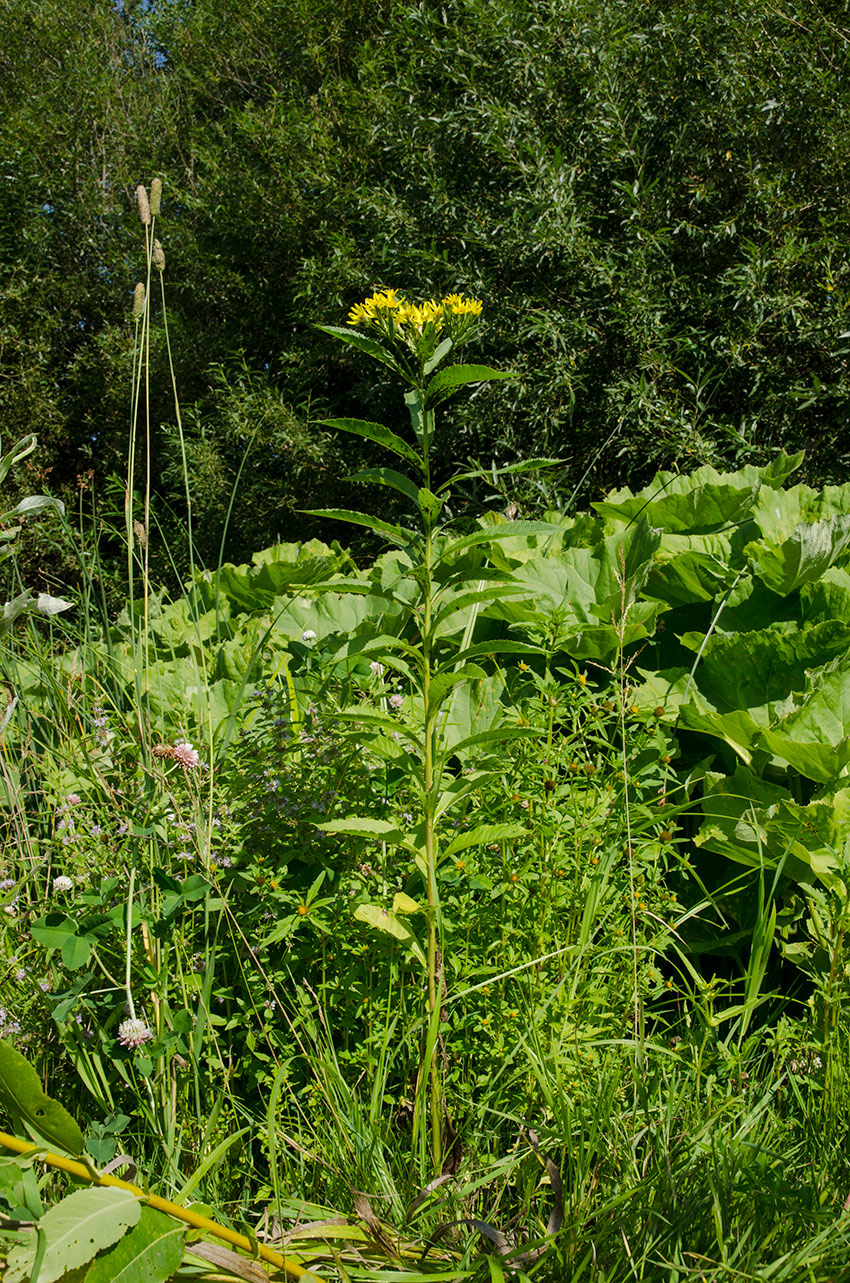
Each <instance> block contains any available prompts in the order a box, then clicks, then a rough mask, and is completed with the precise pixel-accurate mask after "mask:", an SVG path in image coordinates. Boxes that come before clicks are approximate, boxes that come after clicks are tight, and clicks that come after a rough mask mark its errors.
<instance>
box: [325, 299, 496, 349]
mask: <svg viewBox="0 0 850 1283" xmlns="http://www.w3.org/2000/svg"><path fill="white" fill-rule="evenodd" d="M481 308H482V305H481V303H480V302H479V300H478V299H476V298H464V297H463V295H462V294H447V295H446V296H445V298H442V299H440V300H439V301H438V300H437V299H434V298H431V299H426V300H425V302H424V303H410V302H408V300H407V299H405V298H399V296H398V291H397V290H392V289H383V290H379V291H378V292H377V293H376V294H373V295H371V297H370V298H367V299H365V300H364V302H362V303H355V305H354V307H353V308H352V309H351V311H350V312H349V314H348V324H349V325H370V326H373V327H374V328H376V329H379V330H382V331H383V332H384V333H386V334H388V335H389V336H390V337H395V336H396V335H398V336H399V337H402V338H408V339H410V338H413V337H414V336H415V335H421V334H422V333H423V332H424V330H425V327H426V326H429V325H430V326H433V331H434V333H438V332H439V331H440V330H442V328H443V326H444V325H445V324H446V322H448V323H449V326H450V328H455V327H456V326H457V325H458V323H460V324H461V326H464V325H468V324H469V323H470V322H472V321H474V320H475V319H476V318H477V317H479V316H480V315H481Z"/></svg>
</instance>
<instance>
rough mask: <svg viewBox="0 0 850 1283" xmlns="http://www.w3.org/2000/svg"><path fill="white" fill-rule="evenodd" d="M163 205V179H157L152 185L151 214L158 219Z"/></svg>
mask: <svg viewBox="0 0 850 1283" xmlns="http://www.w3.org/2000/svg"><path fill="white" fill-rule="evenodd" d="M161 204H162V179H161V178H155V179H154V180H153V182H152V183H151V214H152V215H153V217H154V218H156V216H157V214H158V213H159V207H160V205H161Z"/></svg>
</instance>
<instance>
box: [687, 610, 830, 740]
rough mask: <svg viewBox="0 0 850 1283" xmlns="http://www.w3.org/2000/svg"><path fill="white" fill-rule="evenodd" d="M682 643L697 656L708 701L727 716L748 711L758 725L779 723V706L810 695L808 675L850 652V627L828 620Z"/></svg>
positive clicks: (692, 637)
mask: <svg viewBox="0 0 850 1283" xmlns="http://www.w3.org/2000/svg"><path fill="white" fill-rule="evenodd" d="M682 643H683V645H685V646H687V647H688V649H689V650H692V651H694V652H698V651H699V650H700V648H701V647H704V649H703V653H702V656H701V658H700V662H699V665H698V666H697V670H696V673H695V685H696V688H697V689H698V691H699V693H700V694H701V695H702V696H703V698H705V699H707V700H708V701H709V702H710V703H711V705H712V706H713V707H714V708H716V709H719V710H720V711H722V712H731V711H734V710H742V709H747V710H749V712H750V713H751V714H752V716H753V717H754V718H755V720H756V721H757V722H759V723H760V724H761V725H768V724H769V723H771V722H773V721H774V720H775V716H776V714H775V712H774V705H777V704H779V703H780V702H781V701H782V700H785V699H786V698H787V697H788V696H789V695H791V694H792V693H793V692H800V693H802V692H803V691H805V690H806V687H807V684H808V679H807V676H806V674H807V672H808V670H809V669H810V668H814V667H816V666H820V665H823V664H825V663H826V662H827V661H829V660H832V659H834V658H835V657H836V656H838V655H843V654H846V652H847V651H848V649H850V623H845V622H843V621H839V620H829V621H827V622H824V623H820V624H815V625H814V626H813V627H811V628H802V629H799V630H797V631H794V632H778V631H774V630H772V629H764V630H762V631H759V632H747V633H727V634H720V633H715V634H714V635H713V636H712V637H710V638H709V640H708V643H707V644H705V637H704V635H703V634H700V633H684V634H683V635H682Z"/></svg>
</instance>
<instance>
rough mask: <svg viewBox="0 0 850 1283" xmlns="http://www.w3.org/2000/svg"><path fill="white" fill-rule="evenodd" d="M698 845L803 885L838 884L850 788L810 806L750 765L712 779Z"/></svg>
mask: <svg viewBox="0 0 850 1283" xmlns="http://www.w3.org/2000/svg"><path fill="white" fill-rule="evenodd" d="M702 810H703V814H704V816H705V819H704V821H703V824H702V827H701V829H700V831H699V833H698V834H697V837H696V842H697V844H698V845H699V846H702V847H705V848H706V849H707V850H709V851H714V852H716V853H717V854H718V855H722V856H725V857H726V858H727V859H730V860H734V861H735V862H736V863H739V864H743V865H747V866H749V867H750V868H761V867H762V866H763V865H764V864H766V865H767V867H772V868H776V867H778V866H779V865H780V864H781V867H782V872H783V874H784V875H785V876H787V877H789V878H792V879H793V880H795V881H798V882H811V881H812V878H813V877H814V878H816V879H817V880H819V881H821V882H823V883H824V884H825V885H826V886H833V885H835V883H836V871H837V869H838V868H839V866H840V864H841V863H843V861H844V858H845V856H844V853H845V851H846V849H847V843H848V841H850V789H841V790H839V791H838V792H837V793H835V794H834V795H833V796H832V797H830V798H828V799H826V800H819V799H816V800H814V801H812V802H810V803H808V805H801V804H800V803H798V802H796V801H795V800H794V799H793V798H792V797H791V795H790V793H789V792H788V790H787V789H784V788H782V787H781V786H779V785H776V784H772V783H770V782H768V781H766V780H762V779H759V778H758V777H757V776H756V775H754V774H753V772H752V771H750V770H748V769H747V768H746V767H745V766H739V767H738V769H737V770H736V771H735V773H734V775H732V776H712V777H709V779H708V781H707V787H706V793H705V797H704V798H703V801H702Z"/></svg>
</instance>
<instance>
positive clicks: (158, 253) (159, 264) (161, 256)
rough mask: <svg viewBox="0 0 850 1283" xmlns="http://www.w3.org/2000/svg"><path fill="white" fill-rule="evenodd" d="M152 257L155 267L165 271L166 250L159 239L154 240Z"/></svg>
mask: <svg viewBox="0 0 850 1283" xmlns="http://www.w3.org/2000/svg"><path fill="white" fill-rule="evenodd" d="M152 257H153V265H154V267H155V268H156V269H157V270H158V271H160V272H164V271H165V251H164V249H163V248H162V245H161V244H160V242H159V241H154V243H153V255H152Z"/></svg>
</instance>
